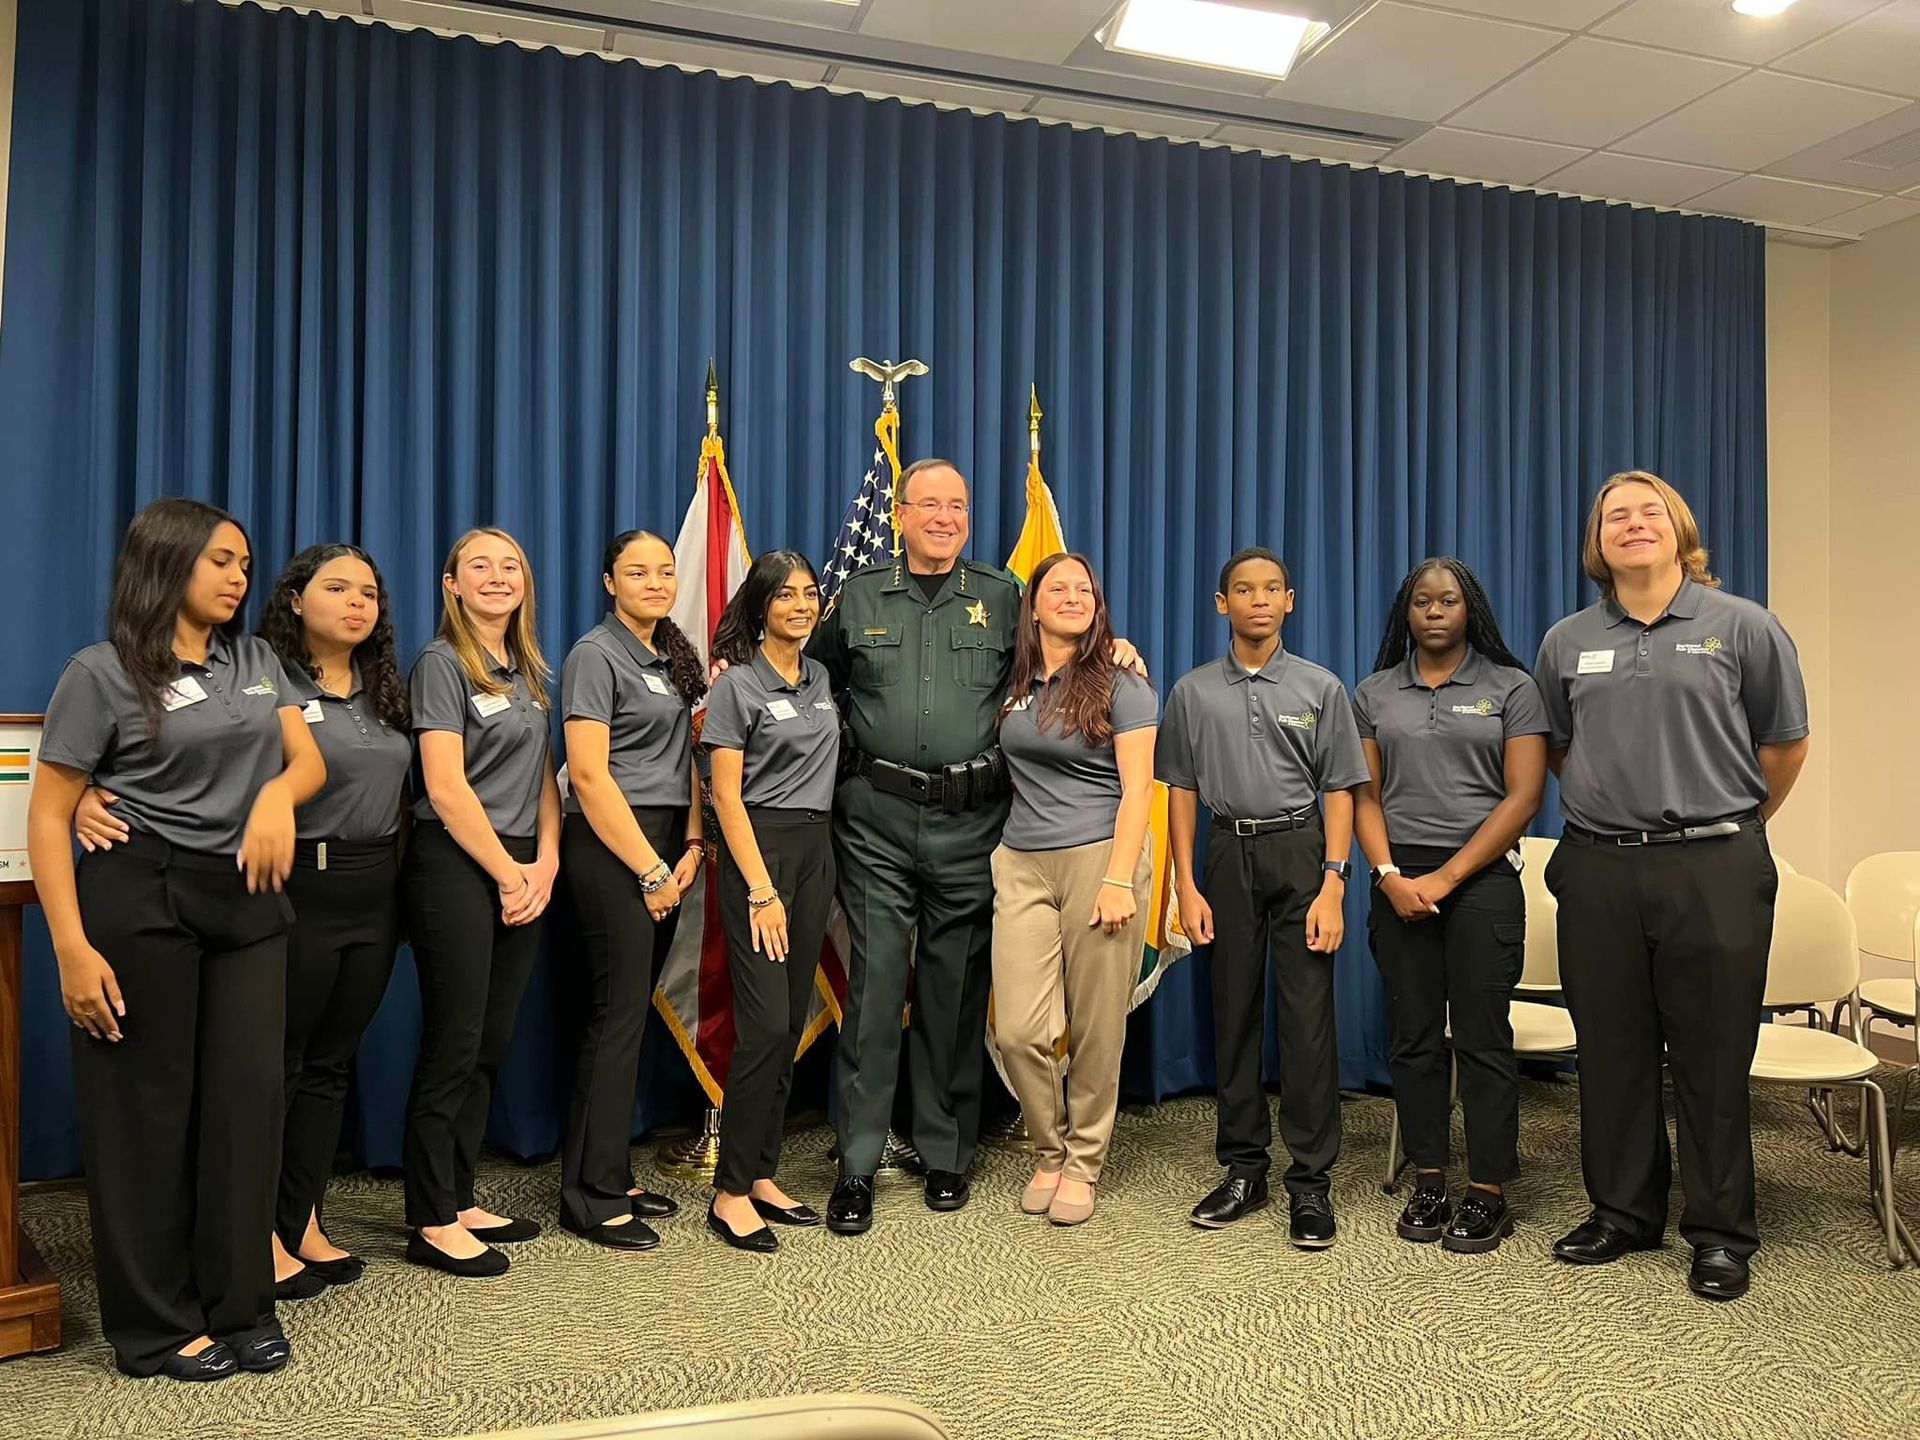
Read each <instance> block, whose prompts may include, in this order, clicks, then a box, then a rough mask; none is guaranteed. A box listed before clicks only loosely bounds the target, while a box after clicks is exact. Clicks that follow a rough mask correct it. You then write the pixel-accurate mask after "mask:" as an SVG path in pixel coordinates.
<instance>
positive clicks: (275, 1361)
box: [234, 1335, 293, 1375]
mask: <svg viewBox="0 0 1920 1440" xmlns="http://www.w3.org/2000/svg"><path fill="white" fill-rule="evenodd" d="M234 1356H235V1358H236V1359H238V1360H239V1362H240V1368H241V1369H242V1370H246V1371H250V1372H251V1373H253V1374H255V1375H266V1374H269V1373H270V1372H272V1371H275V1370H278V1369H279V1368H280V1367H281V1366H282V1365H284V1364H286V1363H287V1361H289V1360H291V1359H292V1358H293V1347H292V1346H291V1345H289V1344H288V1343H287V1337H286V1336H284V1335H262V1336H261V1337H260V1338H259V1339H258V1340H249V1341H248V1342H247V1343H246V1344H244V1345H242V1346H241V1347H240V1348H239V1349H238V1350H236V1351H234Z"/></svg>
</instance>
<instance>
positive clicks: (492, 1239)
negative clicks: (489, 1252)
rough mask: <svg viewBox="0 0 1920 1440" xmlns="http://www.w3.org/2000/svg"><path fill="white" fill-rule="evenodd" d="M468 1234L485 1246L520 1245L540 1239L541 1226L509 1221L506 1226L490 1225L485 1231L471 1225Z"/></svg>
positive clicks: (526, 1222) (528, 1222)
mask: <svg viewBox="0 0 1920 1440" xmlns="http://www.w3.org/2000/svg"><path fill="white" fill-rule="evenodd" d="M467 1233H468V1234H469V1235H471V1236H473V1238H474V1239H476V1240H478V1241H479V1242H480V1243H481V1244H483V1245H518V1244H519V1243H520V1242H521V1241H523V1240H537V1239H539V1238H540V1226H539V1223H538V1222H537V1221H533V1220H509V1221H507V1223H506V1224H504V1225H489V1226H487V1227H486V1229H484V1230H476V1229H474V1228H473V1227H472V1226H471V1225H469V1226H468V1227H467Z"/></svg>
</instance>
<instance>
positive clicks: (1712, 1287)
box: [1687, 1245, 1752, 1300]
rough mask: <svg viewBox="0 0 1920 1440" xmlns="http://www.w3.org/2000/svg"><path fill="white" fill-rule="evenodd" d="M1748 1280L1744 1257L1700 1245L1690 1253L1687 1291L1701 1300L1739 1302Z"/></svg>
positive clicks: (1717, 1247) (1721, 1249)
mask: <svg viewBox="0 0 1920 1440" xmlns="http://www.w3.org/2000/svg"><path fill="white" fill-rule="evenodd" d="M1751 1278H1752V1276H1751V1274H1750V1273H1749V1271H1748V1268H1747V1262H1746V1258H1745V1257H1744V1256H1740V1255H1736V1254H1734V1253H1733V1251H1731V1250H1729V1249H1727V1248H1726V1247H1725V1246H1724V1245H1703V1246H1701V1247H1700V1248H1699V1249H1698V1250H1696V1251H1694V1252H1693V1266H1692V1268H1691V1269H1689V1270H1688V1271H1687V1288H1688V1289H1689V1290H1691V1291H1692V1292H1693V1293H1694V1294H1696V1295H1698V1296H1699V1297H1700V1298H1701V1299H1702V1300H1738V1299H1739V1298H1740V1297H1741V1296H1742V1295H1744V1294H1746V1293H1747V1285H1748V1282H1749V1281H1750V1280H1751Z"/></svg>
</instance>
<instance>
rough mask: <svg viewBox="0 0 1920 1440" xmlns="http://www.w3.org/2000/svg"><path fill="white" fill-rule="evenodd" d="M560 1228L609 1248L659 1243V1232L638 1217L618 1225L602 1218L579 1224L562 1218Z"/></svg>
mask: <svg viewBox="0 0 1920 1440" xmlns="http://www.w3.org/2000/svg"><path fill="white" fill-rule="evenodd" d="M560 1228H561V1229H563V1230H566V1231H569V1232H571V1233H572V1234H575V1235H578V1236H579V1237H580V1238H581V1239H582V1240H590V1241H592V1242H593V1243H594V1244H595V1245H604V1246H606V1247H607V1249H609V1250H651V1249H653V1248H654V1247H655V1246H656V1245H658V1244H659V1243H660V1233H659V1232H658V1231H657V1230H655V1229H654V1228H653V1227H652V1226H651V1225H649V1224H647V1222H646V1221H644V1220H641V1219H639V1218H638V1217H636V1218H634V1219H632V1220H628V1221H625V1222H623V1223H621V1224H619V1225H610V1224H608V1223H607V1222H606V1221H604V1220H603V1221H601V1222H600V1223H599V1224H598V1225H579V1226H575V1225H569V1224H568V1223H567V1222H566V1220H565V1219H564V1218H563V1219H562V1220H561V1221H560Z"/></svg>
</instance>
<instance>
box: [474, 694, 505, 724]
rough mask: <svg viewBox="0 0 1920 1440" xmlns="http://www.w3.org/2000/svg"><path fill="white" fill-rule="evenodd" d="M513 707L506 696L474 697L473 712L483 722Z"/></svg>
mask: <svg viewBox="0 0 1920 1440" xmlns="http://www.w3.org/2000/svg"><path fill="white" fill-rule="evenodd" d="M512 705H513V701H512V700H510V699H508V698H507V697H506V696H505V695H476V696H474V697H473V710H474V713H475V714H476V715H478V716H479V717H480V718H481V719H482V720H484V719H486V718H487V717H488V716H489V715H498V714H499V713H500V712H501V711H502V710H506V709H508V708H510V707H511V706H512Z"/></svg>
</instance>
